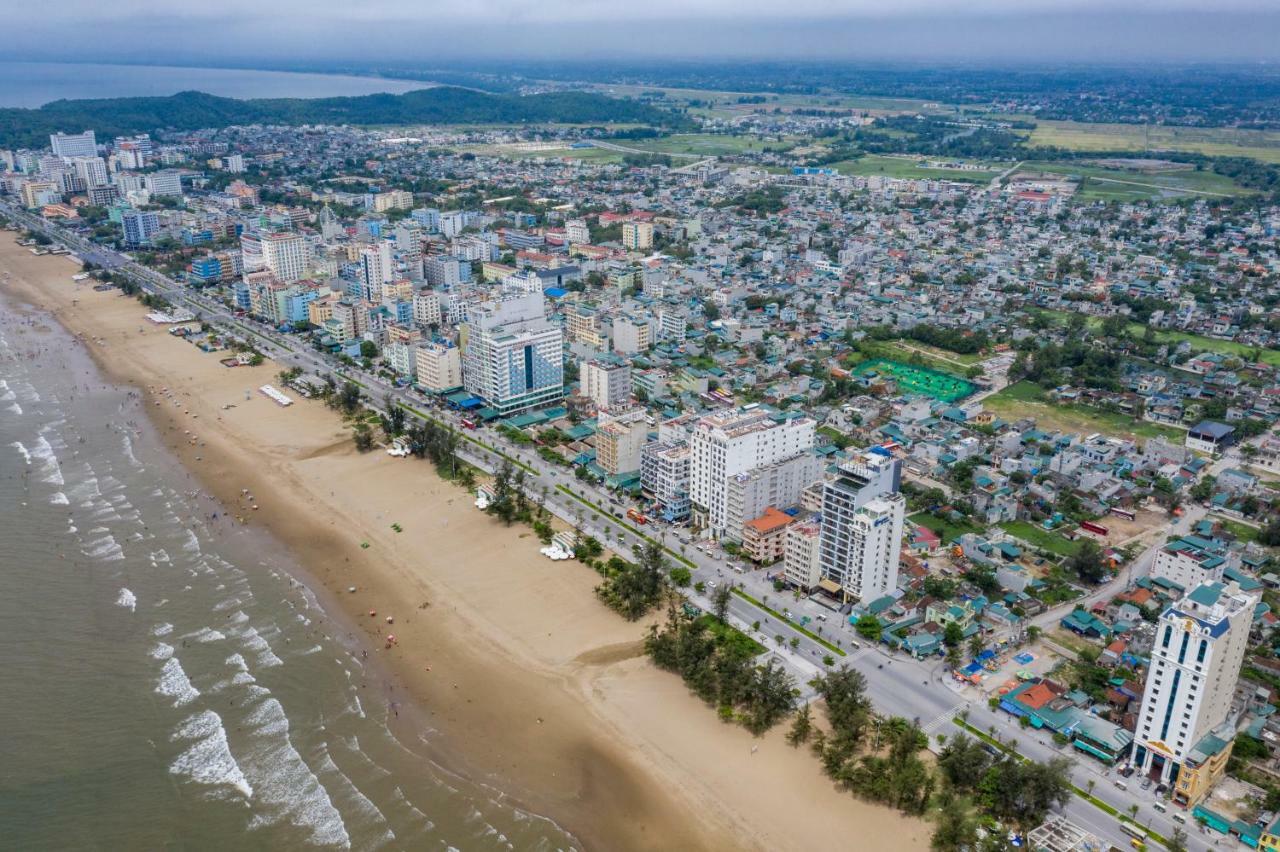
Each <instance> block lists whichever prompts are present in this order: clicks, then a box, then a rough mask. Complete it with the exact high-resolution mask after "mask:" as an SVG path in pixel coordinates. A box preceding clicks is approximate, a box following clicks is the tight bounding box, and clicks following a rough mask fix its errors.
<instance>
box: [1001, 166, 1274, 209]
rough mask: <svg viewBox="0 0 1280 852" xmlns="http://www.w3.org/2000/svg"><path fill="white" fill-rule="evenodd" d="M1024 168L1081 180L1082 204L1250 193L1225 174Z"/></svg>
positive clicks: (1191, 171)
mask: <svg viewBox="0 0 1280 852" xmlns="http://www.w3.org/2000/svg"><path fill="white" fill-rule="evenodd" d="M1023 169H1025V170H1026V171H1042V172H1050V173H1053V174H1059V175H1064V176H1065V175H1070V176H1074V177H1078V178H1081V183H1080V190H1079V192H1077V193H1076V198H1078V199H1081V200H1083V201H1151V200H1156V199H1166V198H1178V197H1184V198H1185V197H1187V196H1198V197H1214V198H1227V197H1231V196H1236V195H1249V194H1251V193H1252V192H1253V191H1252V190H1249V189H1246V188H1244V187H1242V186H1239V185H1237V184H1236V182H1235V181H1233V180H1232V179H1231V178H1229V177H1226V176H1225V175H1220V174H1217V173H1215V172H1212V171H1196V170H1195V169H1164V170H1158V171H1150V172H1146V171H1136V170H1129V169H1112V168H1104V167H1102V166H1092V165H1088V164H1087V163H1083V162H1077V161H1065V162H1028V163H1026V164H1025V166H1024V167H1023ZM1020 171H1021V169H1020Z"/></svg>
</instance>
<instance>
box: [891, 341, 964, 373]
mask: <svg viewBox="0 0 1280 852" xmlns="http://www.w3.org/2000/svg"><path fill="white" fill-rule="evenodd" d="M879 345H880V346H882V347H883V351H884V354H885V357H887V358H893V359H898V360H907V359H909V358H910V357H911V356H912V355H919V356H920V357H922V358H924V359H926V360H928V361H931V362H933V363H934V364H936V365H937V367H938V368H939V369H942V370H957V369H966V368H968V367H972V366H974V365H976V364H980V363H982V361H984V360H985V359H986V358H987V357H988V356H986V355H981V354H975V355H962V354H961V353H959V352H949V351H947V350H946V349H939V348H938V347H936V346H929V345H927V344H924V343H917V342H916V341H914V340H906V339H904V340H887V341H884V342H883V343H881V344H879Z"/></svg>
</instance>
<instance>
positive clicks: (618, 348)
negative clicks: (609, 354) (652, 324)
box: [613, 316, 651, 355]
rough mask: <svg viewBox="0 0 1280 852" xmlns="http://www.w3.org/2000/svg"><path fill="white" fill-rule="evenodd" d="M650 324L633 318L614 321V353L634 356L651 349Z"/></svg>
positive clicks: (621, 318)
mask: <svg viewBox="0 0 1280 852" xmlns="http://www.w3.org/2000/svg"><path fill="white" fill-rule="evenodd" d="M649 338H650V335H649V323H647V322H640V321H639V320H635V319H632V318H631V317H626V316H622V317H618V318H617V319H615V320H614V321H613V351H614V352H618V353H621V354H623V355H634V354H635V353H637V352H643V351H645V350H646V349H648V348H649V345H650V343H651V341H650V339H649Z"/></svg>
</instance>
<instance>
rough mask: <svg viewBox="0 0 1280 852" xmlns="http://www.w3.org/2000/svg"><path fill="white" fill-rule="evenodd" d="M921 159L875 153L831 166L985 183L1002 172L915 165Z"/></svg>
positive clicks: (848, 171) (859, 172) (846, 170)
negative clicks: (928, 167)
mask: <svg viewBox="0 0 1280 852" xmlns="http://www.w3.org/2000/svg"><path fill="white" fill-rule="evenodd" d="M922 162H925V160H924V159H921V158H918V157H882V156H880V155H879V154H867V155H866V156H865V157H860V158H858V159H856V160H842V161H840V162H838V163H834V164H833V167H834V168H835V169H836V170H837V171H838V172H840V174H842V175H862V176H870V175H883V176H884V177H891V178H904V179H924V180H955V181H963V182H965V183H988V182H990V180H991V179H992V178H993V177H995V176H996V175H998V174H999V173H1000V171H1003V169H996V168H984V169H982V170H980V171H969V170H964V169H926V168H922V167H921V166H920V165H919V164H920V163H922ZM981 165H984V166H985V165H987V164H985V163H983V164H981Z"/></svg>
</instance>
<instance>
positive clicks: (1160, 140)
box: [1031, 119, 1280, 163]
mask: <svg viewBox="0 0 1280 852" xmlns="http://www.w3.org/2000/svg"><path fill="white" fill-rule="evenodd" d="M1035 121H1036V129H1035V130H1034V131H1032V133H1031V144H1032V145H1045V146H1055V147H1059V148H1069V149H1071V150H1073V151H1192V152H1198V153H1201V154H1206V155H1208V156H1211V157H1253V158H1254V159H1258V160H1262V161H1264V162H1268V163H1280V131H1275V130H1240V129H1236V128H1231V127H1177V126H1172V125H1156V126H1145V125H1141V124H1087V123H1084V122H1076V121H1044V120H1041V119H1035Z"/></svg>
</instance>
